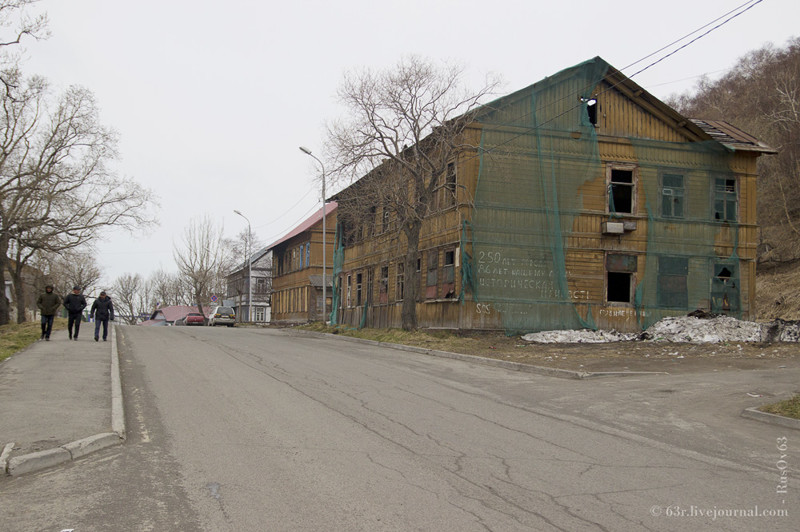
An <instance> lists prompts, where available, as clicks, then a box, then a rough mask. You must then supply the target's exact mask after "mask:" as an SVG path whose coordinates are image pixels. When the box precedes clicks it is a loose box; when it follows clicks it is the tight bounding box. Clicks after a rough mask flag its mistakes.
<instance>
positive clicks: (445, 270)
mask: <svg viewBox="0 0 800 532" xmlns="http://www.w3.org/2000/svg"><path fill="white" fill-rule="evenodd" d="M455 265H456V252H455V251H454V250H447V251H445V252H444V266H443V267H442V294H444V296H443V297H446V298H450V297H453V296H455V291H456V283H455Z"/></svg>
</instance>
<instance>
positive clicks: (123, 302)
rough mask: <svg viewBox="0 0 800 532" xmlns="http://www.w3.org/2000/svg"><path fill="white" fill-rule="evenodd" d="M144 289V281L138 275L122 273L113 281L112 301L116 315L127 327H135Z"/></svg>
mask: <svg viewBox="0 0 800 532" xmlns="http://www.w3.org/2000/svg"><path fill="white" fill-rule="evenodd" d="M144 288H145V281H144V279H142V276H141V275H139V274H138V273H136V274H130V273H123V274H122V275H120V276H119V277H117V279H116V280H115V281H114V286H113V290H114V300H115V301H116V302H117V305H115V307H116V309H117V314H118V315H119V316H122V318H123V319H124V320H125V321H127V322H128V324H129V325H136V321H137V318H138V316H139V313H140V312H141V311H142V308H141V307H140V306H139V304H140V302H141V300H142V291H143V290H144Z"/></svg>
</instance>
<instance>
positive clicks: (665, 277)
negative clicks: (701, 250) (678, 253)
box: [658, 257, 689, 309]
mask: <svg viewBox="0 0 800 532" xmlns="http://www.w3.org/2000/svg"><path fill="white" fill-rule="evenodd" d="M688 273H689V259H687V258H685V257H658V306H659V307H662V308H680V309H686V308H687V307H688V306H689V294H688V289H687V277H688Z"/></svg>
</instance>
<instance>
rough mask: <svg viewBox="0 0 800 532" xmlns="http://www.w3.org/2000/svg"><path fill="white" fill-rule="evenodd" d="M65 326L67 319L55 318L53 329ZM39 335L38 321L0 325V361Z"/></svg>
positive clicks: (24, 346) (27, 344)
mask: <svg viewBox="0 0 800 532" xmlns="http://www.w3.org/2000/svg"><path fill="white" fill-rule="evenodd" d="M66 328H67V320H66V319H64V318H56V320H55V322H54V323H53V330H54V331H61V330H64V329H66ZM41 335H42V327H41V325H40V324H39V322H38V321H36V322H30V321H29V322H25V323H9V324H8V325H2V326H0V362H2V361H3V360H5V359H7V358H8V357H10V356H11V355H13V354H14V353H17V352H19V351H22V350H23V349H25V348H26V347H28V346H29V345H31V344H33V343H35V342H36V341H37V340H38V339H39V337H40V336H41Z"/></svg>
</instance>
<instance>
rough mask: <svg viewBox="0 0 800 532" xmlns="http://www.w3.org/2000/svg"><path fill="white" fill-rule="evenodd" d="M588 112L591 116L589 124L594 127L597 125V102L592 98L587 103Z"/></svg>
mask: <svg viewBox="0 0 800 532" xmlns="http://www.w3.org/2000/svg"><path fill="white" fill-rule="evenodd" d="M586 112H587V114H588V115H589V123H590V124H592V125H593V126H596V125H597V100H596V99H595V98H590V99H589V100H587V101H586Z"/></svg>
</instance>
